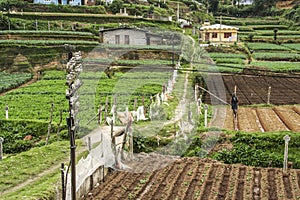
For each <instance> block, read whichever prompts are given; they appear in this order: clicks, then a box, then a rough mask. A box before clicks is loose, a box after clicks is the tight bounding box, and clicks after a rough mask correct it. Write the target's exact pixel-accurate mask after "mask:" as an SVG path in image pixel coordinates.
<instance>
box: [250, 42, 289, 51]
mask: <svg viewBox="0 0 300 200" xmlns="http://www.w3.org/2000/svg"><path fill="white" fill-rule="evenodd" d="M247 45H248V47H249V49H251V50H254V51H257V50H271V51H289V50H290V49H289V48H287V47H286V46H282V45H277V44H272V43H248V44H247Z"/></svg>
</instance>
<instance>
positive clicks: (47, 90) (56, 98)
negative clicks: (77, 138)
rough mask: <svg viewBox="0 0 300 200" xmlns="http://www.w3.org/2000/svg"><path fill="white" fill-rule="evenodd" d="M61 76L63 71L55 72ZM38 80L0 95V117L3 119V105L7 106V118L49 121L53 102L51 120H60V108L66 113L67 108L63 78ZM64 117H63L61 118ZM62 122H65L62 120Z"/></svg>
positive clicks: (63, 75) (63, 74)
mask: <svg viewBox="0 0 300 200" xmlns="http://www.w3.org/2000/svg"><path fill="white" fill-rule="evenodd" d="M45 74H47V72H45ZM57 74H60V76H61V77H62V78H63V77H65V73H64V72H59V71H58V72H57ZM62 78H60V79H51V80H40V81H38V82H35V83H33V84H30V85H28V86H26V87H23V88H19V89H17V90H14V91H12V92H8V93H7V94H6V95H4V96H1V97H0V108H3V109H1V110H3V112H2V115H1V116H0V119H5V114H4V107H5V105H8V106H9V119H26V120H41V121H49V119H50V108H51V104H54V112H53V122H56V123H58V122H59V120H60V110H62V111H63V112H64V116H65V115H66V111H67V108H68V106H67V105H68V104H67V100H66V98H65V90H66V86H65V80H63V79H62ZM63 119H65V118H63ZM63 123H66V122H65V120H63Z"/></svg>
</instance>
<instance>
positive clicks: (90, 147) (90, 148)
mask: <svg viewBox="0 0 300 200" xmlns="http://www.w3.org/2000/svg"><path fill="white" fill-rule="evenodd" d="M88 149H89V151H91V150H92V143H91V137H88Z"/></svg>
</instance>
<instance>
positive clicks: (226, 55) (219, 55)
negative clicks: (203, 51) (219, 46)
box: [209, 53, 246, 59]
mask: <svg viewBox="0 0 300 200" xmlns="http://www.w3.org/2000/svg"><path fill="white" fill-rule="evenodd" d="M209 56H210V57H211V58H241V59H246V55H245V54H233V53H209Z"/></svg>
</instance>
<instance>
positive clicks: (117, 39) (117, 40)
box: [115, 35, 120, 44]
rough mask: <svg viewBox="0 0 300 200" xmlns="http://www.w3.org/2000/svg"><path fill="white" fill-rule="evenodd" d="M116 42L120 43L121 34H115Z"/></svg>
mask: <svg viewBox="0 0 300 200" xmlns="http://www.w3.org/2000/svg"><path fill="white" fill-rule="evenodd" d="M115 42H116V44H120V35H115Z"/></svg>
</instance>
